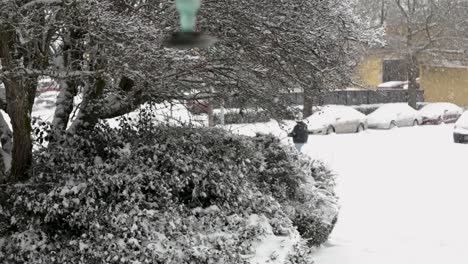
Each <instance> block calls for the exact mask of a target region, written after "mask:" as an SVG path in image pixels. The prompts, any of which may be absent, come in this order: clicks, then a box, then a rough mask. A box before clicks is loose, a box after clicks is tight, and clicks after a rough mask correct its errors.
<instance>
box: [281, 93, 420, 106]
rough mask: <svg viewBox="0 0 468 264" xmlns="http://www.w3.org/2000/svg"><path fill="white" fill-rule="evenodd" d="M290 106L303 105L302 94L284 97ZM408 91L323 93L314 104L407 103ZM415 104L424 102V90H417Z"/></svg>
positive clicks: (315, 99) (316, 98)
mask: <svg viewBox="0 0 468 264" xmlns="http://www.w3.org/2000/svg"><path fill="white" fill-rule="evenodd" d="M286 96H287V97H288V100H289V101H290V102H291V103H292V104H297V105H303V104H304V97H303V94H302V93H291V94H287V95H286ZM408 97H409V94H408V90H352V91H349V90H341V91H325V92H323V93H322V94H321V95H319V96H315V98H314V104H318V105H326V104H338V105H362V104H384V103H400V102H408ZM416 101H417V102H424V90H417V97H416Z"/></svg>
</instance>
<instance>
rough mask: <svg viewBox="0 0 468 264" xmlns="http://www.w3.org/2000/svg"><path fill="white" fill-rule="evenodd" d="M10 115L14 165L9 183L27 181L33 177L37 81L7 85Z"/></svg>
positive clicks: (15, 82) (9, 82)
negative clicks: (33, 132)
mask: <svg viewBox="0 0 468 264" xmlns="http://www.w3.org/2000/svg"><path fill="white" fill-rule="evenodd" d="M5 87H6V98H7V102H10V103H9V104H8V106H7V110H8V115H10V118H11V123H12V127H13V149H12V164H11V171H10V176H9V178H8V182H19V181H25V180H27V179H29V178H30V177H31V176H32V139H31V130H32V129H31V111H32V105H33V103H34V96H35V94H34V93H35V90H36V87H37V81H35V80H34V79H20V80H11V81H7V82H6V83H5Z"/></svg>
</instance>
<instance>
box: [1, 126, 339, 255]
mask: <svg viewBox="0 0 468 264" xmlns="http://www.w3.org/2000/svg"><path fill="white" fill-rule="evenodd" d="M130 124H134V123H132V122H127V121H125V122H122V124H121V126H120V128H117V129H111V128H109V127H108V126H107V125H105V124H100V125H99V126H97V127H96V128H95V130H93V131H89V132H85V133H83V134H81V135H68V136H64V137H63V138H62V139H60V140H59V141H57V142H55V143H53V144H50V145H49V146H48V148H47V149H43V150H41V151H38V152H37V153H36V158H35V160H36V164H35V176H34V177H33V179H31V180H30V181H29V182H27V183H25V184H18V185H11V186H2V190H1V192H0V262H1V263H250V261H251V260H252V259H255V258H256V257H257V253H258V252H256V250H255V247H256V245H257V246H258V245H259V243H261V241H262V238H265V237H275V236H283V237H289V238H290V240H294V237H297V236H299V234H298V233H297V231H296V229H295V227H294V225H296V226H297V227H298V228H299V231H300V233H301V234H302V235H303V237H305V238H307V239H311V238H310V234H314V235H313V236H314V238H315V236H316V235H317V234H319V235H323V234H325V233H326V232H323V231H320V230H321V229H322V228H323V226H326V225H327V224H329V223H324V222H323V221H326V220H327V219H328V218H327V216H328V217H329V215H328V214H329V213H330V212H334V211H333V210H328V209H329V208H335V207H336V200H333V199H331V197H328V196H327V195H324V194H323V193H322V191H323V190H330V188H331V189H332V187H333V184H332V183H330V182H329V181H330V180H329V179H330V178H328V176H327V175H330V174H328V173H325V174H323V172H324V171H326V169H324V168H320V167H318V166H315V165H314V163H313V162H312V161H310V160H307V159H304V158H303V157H301V156H298V155H297V154H295V152H293V151H291V150H290V149H289V148H288V147H286V146H283V145H281V144H280V143H279V141H278V140H277V139H275V138H273V137H272V136H257V137H254V138H248V137H244V136H237V135H232V134H230V133H228V132H225V131H222V130H216V129H196V128H187V127H184V128H181V127H179V128H171V127H164V126H154V125H152V123H144V122H143V123H142V124H141V123H140V124H136V125H130ZM314 177H315V179H314ZM330 195H332V192H330ZM332 197H333V198H334V195H332ZM330 201H333V202H335V204H332V205H331V204H330ZM327 206H328V207H327ZM327 210H328V211H327ZM254 215H260V216H263V217H266V219H267V220H268V223H267V226H266V227H265V224H260V223H258V222H255V221H254V222H252V216H254ZM334 216H335V217H336V214H335V215H334ZM270 226H271V227H270ZM303 226H305V228H302V227H303ZM310 228H316V229H317V230H315V229H314V230H310ZM319 229H320V230H319ZM269 230H270V231H269ZM283 240H284V239H283ZM319 240H320V241H323V240H324V239H323V238H320V239H319ZM295 241H296V247H294V248H290V249H289V251H287V252H288V254H283V255H281V256H282V257H283V260H284V261H286V260H287V259H289V261H290V262H291V260H294V261H295V260H302V261H303V262H305V260H306V259H308V258H309V257H310V256H309V255H308V251H307V250H306V249H304V248H303V247H299V245H300V244H301V243H300V239H299V240H297V239H296V240H295ZM312 244H314V245H316V244H318V243H312ZM272 258H278V256H272ZM273 263H274V262H273ZM277 263H282V262H277ZM291 263H295V262H291Z"/></svg>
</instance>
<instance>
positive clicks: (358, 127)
mask: <svg viewBox="0 0 468 264" xmlns="http://www.w3.org/2000/svg"><path fill="white" fill-rule="evenodd" d="M304 122H305V123H306V124H307V127H308V131H309V133H310V134H320V135H328V134H331V133H358V132H361V131H363V130H365V129H367V120H366V116H365V115H364V114H362V113H360V112H359V111H357V110H355V109H354V108H351V107H348V106H343V105H326V106H322V107H318V108H317V109H316V111H315V112H314V113H313V114H312V115H311V116H309V117H308V118H307V119H305V120H304Z"/></svg>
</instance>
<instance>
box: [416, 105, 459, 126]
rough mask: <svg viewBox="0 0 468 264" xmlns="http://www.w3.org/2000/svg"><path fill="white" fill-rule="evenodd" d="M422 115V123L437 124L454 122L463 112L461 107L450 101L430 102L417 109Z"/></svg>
mask: <svg viewBox="0 0 468 264" xmlns="http://www.w3.org/2000/svg"><path fill="white" fill-rule="evenodd" d="M419 113H421V115H422V117H423V122H422V124H433V125H439V124H441V123H454V122H455V121H457V119H458V117H460V115H461V114H462V113H463V109H462V108H461V107H459V106H457V105H455V104H452V103H430V104H428V105H426V106H424V107H423V108H422V109H421V110H419Z"/></svg>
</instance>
